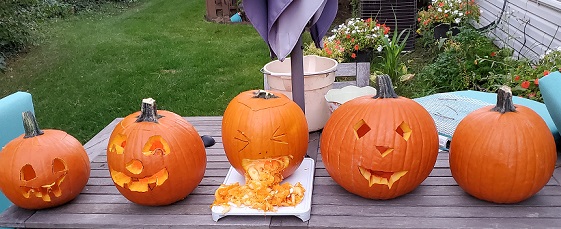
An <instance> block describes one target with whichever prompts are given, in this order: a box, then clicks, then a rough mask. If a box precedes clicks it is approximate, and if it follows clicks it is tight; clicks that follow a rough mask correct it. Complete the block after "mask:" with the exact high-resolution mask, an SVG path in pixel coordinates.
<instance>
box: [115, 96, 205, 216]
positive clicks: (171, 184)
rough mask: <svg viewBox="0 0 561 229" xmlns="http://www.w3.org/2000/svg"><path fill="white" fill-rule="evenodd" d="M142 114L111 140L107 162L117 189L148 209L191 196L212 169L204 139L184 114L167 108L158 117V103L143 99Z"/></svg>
mask: <svg viewBox="0 0 561 229" xmlns="http://www.w3.org/2000/svg"><path fill="white" fill-rule="evenodd" d="M137 114H138V115H129V116H127V117H125V119H123V120H122V121H121V122H120V123H119V124H118V125H117V127H116V128H115V129H114V131H113V133H112V134H111V137H110V139H109V143H108V146H107V163H108V165H109V173H110V174H111V178H112V179H113V182H114V183H115V186H116V187H117V189H118V190H119V192H120V193H121V194H122V195H123V196H125V197H126V198H127V199H129V200H130V201H132V202H134V203H137V204H142V205H167V204H171V203H174V202H176V201H178V200H181V199H183V198H185V197H186V196H187V195H189V194H190V193H191V192H192V191H193V190H194V189H195V188H196V187H197V186H198V184H199V183H200V182H201V180H202V178H203V176H204V171H205V169H206V153H205V148H204V145H203V142H202V140H201V137H200V136H199V134H198V132H197V131H196V130H195V128H194V127H193V126H192V125H191V124H190V123H188V122H187V121H186V120H185V119H183V118H182V117H181V116H179V115H177V114H175V113H172V112H169V111H164V110H160V111H157V114H156V106H155V101H154V100H151V99H145V100H143V108H142V112H137ZM131 119H132V120H131Z"/></svg>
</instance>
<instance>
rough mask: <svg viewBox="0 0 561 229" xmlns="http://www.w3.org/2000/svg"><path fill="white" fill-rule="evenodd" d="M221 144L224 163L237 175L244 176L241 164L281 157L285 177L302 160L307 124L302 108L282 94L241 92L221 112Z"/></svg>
mask: <svg viewBox="0 0 561 229" xmlns="http://www.w3.org/2000/svg"><path fill="white" fill-rule="evenodd" d="M222 142H223V144H224V151H225V153H226V156H227V157H228V161H230V163H231V164H232V166H233V167H234V168H235V169H236V170H237V171H238V172H239V173H240V174H245V173H246V171H245V169H244V166H243V165H244V161H246V162H245V163H246V164H247V163H248V162H249V161H251V160H257V159H266V158H279V157H284V158H285V159H286V160H287V161H288V163H286V164H285V165H283V166H285V167H284V168H282V171H283V172H282V177H284V178H286V177H288V176H290V175H291V174H292V173H293V172H294V171H295V170H296V169H297V168H298V166H300V163H302V160H304V156H305V155H306V151H307V149H308V124H307V122H306V117H305V116H304V112H302V109H301V108H300V107H299V106H298V105H297V104H296V103H294V102H293V101H292V100H290V99H288V98H287V97H286V96H285V95H283V94H281V93H278V94H271V93H269V92H267V91H262V90H259V91H258V90H255V91H245V92H242V93H240V94H239V95H238V96H236V97H235V98H234V99H232V101H231V102H230V103H229V104H228V107H227V108H226V111H225V112H224V117H223V120H222ZM283 160H284V159H283Z"/></svg>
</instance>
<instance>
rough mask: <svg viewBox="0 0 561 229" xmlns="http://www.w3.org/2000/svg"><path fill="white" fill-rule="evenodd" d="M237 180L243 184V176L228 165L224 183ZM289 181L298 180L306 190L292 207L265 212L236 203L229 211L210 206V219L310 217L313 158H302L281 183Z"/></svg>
mask: <svg viewBox="0 0 561 229" xmlns="http://www.w3.org/2000/svg"><path fill="white" fill-rule="evenodd" d="M236 182H239V183H240V185H243V184H245V179H244V177H243V176H242V175H241V174H239V173H238V172H237V171H236V170H235V169H234V168H233V167H230V170H229V171H228V174H227V175H226V179H224V184H233V183H236ZM284 182H290V183H291V184H293V185H294V184H296V183H297V182H300V183H301V184H302V186H303V187H304V189H306V192H304V199H302V202H300V203H299V204H298V205H296V206H294V207H279V208H277V211H274V212H269V211H268V212H265V211H262V210H257V209H253V208H249V207H237V206H236V205H233V204H232V206H231V208H230V211H228V212H226V213H222V211H224V207H222V206H213V207H212V219H213V220H214V221H218V220H219V219H220V218H222V217H224V216H229V215H267V216H274V215H294V216H296V217H298V218H300V219H302V221H308V220H309V219H310V211H311V209H312V188H313V182H314V160H313V159H311V158H304V160H303V161H302V164H300V167H298V169H297V170H296V171H295V172H294V173H293V174H292V175H291V176H290V177H288V178H286V179H285V180H284V181H283V182H282V183H284Z"/></svg>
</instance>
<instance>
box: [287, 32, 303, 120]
mask: <svg viewBox="0 0 561 229" xmlns="http://www.w3.org/2000/svg"><path fill="white" fill-rule="evenodd" d="M302 49H303V47H302V36H301V35H300V37H299V38H298V41H297V42H296V45H295V46H294V48H293V49H292V51H291V52H290V75H291V81H292V100H293V101H294V102H296V104H298V106H300V108H302V111H304V113H305V112H306V105H305V102H304V101H305V100H304V54H303V52H302Z"/></svg>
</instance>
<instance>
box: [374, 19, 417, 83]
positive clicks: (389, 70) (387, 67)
mask: <svg viewBox="0 0 561 229" xmlns="http://www.w3.org/2000/svg"><path fill="white" fill-rule="evenodd" d="M405 32H407V33H405ZM404 35H405V37H403V36H404ZM409 35H410V30H408V29H405V30H402V31H401V32H400V33H399V35H398V34H397V26H396V30H395V31H394V32H393V35H392V39H391V40H389V39H382V42H383V44H384V52H383V54H382V59H383V60H382V63H381V66H382V69H383V72H384V73H386V74H388V75H389V76H390V78H391V79H392V81H393V82H396V83H397V82H399V79H398V77H400V76H402V75H404V74H406V73H407V67H406V66H405V64H403V62H402V61H401V59H400V56H401V52H402V51H403V49H404V48H405V45H406V44H407V38H409Z"/></svg>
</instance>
